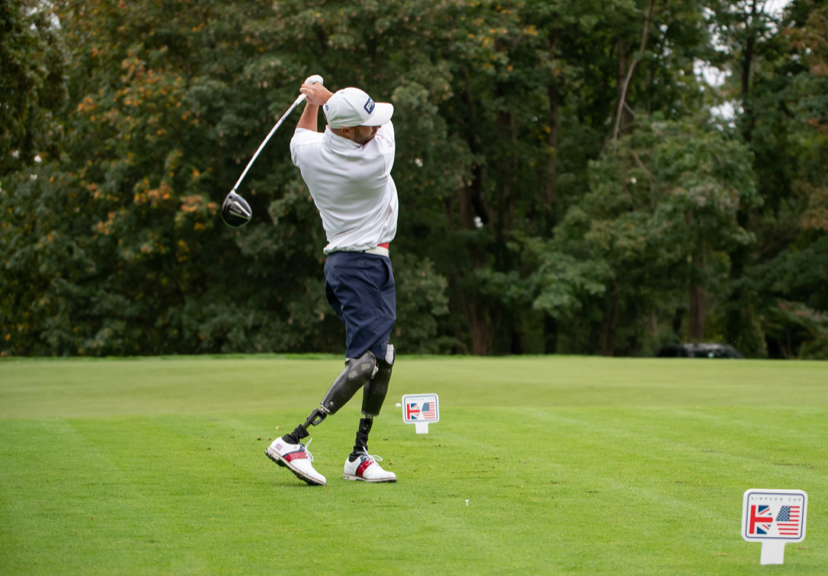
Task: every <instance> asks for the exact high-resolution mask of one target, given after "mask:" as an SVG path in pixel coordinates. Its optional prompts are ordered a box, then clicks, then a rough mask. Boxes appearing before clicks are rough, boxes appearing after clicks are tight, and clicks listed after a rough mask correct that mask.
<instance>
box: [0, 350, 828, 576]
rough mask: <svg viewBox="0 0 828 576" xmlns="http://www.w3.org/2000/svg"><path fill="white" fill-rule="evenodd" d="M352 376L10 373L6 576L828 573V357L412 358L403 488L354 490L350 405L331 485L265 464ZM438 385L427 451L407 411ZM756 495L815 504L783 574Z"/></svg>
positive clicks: (395, 457) (283, 364) (213, 363)
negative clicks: (800, 496)
mask: <svg viewBox="0 0 828 576" xmlns="http://www.w3.org/2000/svg"><path fill="white" fill-rule="evenodd" d="M340 369H341V361H340V360H337V359H332V358H328V357H313V358H312V359H303V358H296V357H285V358H275V357H266V358H261V357H250V358H228V359H220V358H207V359H205V358H196V359H193V358H167V359H145V360H128V361H118V360H101V361H82V360H60V361H57V360H49V361H37V360H22V361H16V360H6V361H2V362H0V439H2V442H0V574H3V575H6V574H9V575H11V574H84V575H87V574H88V575H94V574H106V575H116V574H129V575H138V574H175V575H184V574H211V575H212V574H299V573H305V574H407V575H418V574H474V575H483V574H504V575H505V574H516V573H529V574H631V575H645V574H653V575H673V574H676V575H678V574H688V575H690V574H693V575H695V574H722V575H728V576H729V575H741V574H760V573H761V574H782V573H784V574H797V575H798V574H814V575H817V574H819V575H823V574H826V573H828V519H826V509H827V506H826V502H828V477H826V462H828V447H826V442H825V438H826V437H828V365H826V364H820V363H806V362H754V361H704V360H695V361H693V360H633V359H603V358H576V357H550V358H501V359H473V358H406V357H402V358H401V359H400V361H399V362H398V365H397V367H396V368H395V375H394V379H393V380H392V393H391V395H390V396H389V398H388V400H387V402H386V407H385V411H384V413H383V415H382V416H381V417H380V418H379V419H378V420H377V422H376V424H375V427H374V432H373V433H372V436H371V442H370V448H371V452H372V453H376V454H379V455H381V456H383V457H384V458H385V460H384V462H383V463H382V464H383V465H384V466H385V467H386V468H388V469H390V470H393V471H395V472H396V473H397V475H398V476H399V477H400V481H399V482H398V483H397V484H389V485H367V484H362V483H355V482H346V481H344V480H342V479H341V473H342V472H341V471H342V464H343V462H344V459H345V457H346V455H347V454H348V452H349V451H350V447H351V444H352V442H353V437H354V432H355V430H356V423H357V420H358V418H359V400H358V399H355V400H354V401H352V402H351V404H349V405H348V406H346V407H345V408H344V409H343V410H342V411H340V412H339V413H338V414H336V415H335V416H334V417H332V418H329V419H328V420H326V421H325V423H324V424H322V425H321V426H320V427H318V428H315V429H313V430H312V433H313V435H314V437H315V438H316V440H315V441H314V443H313V444H312V445H311V451H312V452H313V454H314V455H315V457H316V462H315V465H316V467H317V469H318V470H319V471H320V472H321V473H322V474H325V475H326V476H327V477H328V485H327V486H326V487H324V488H313V487H309V486H306V485H305V484H304V483H302V482H300V481H298V480H297V479H296V478H295V477H294V476H293V475H292V474H290V473H288V472H286V471H284V470H283V469H280V468H278V467H276V466H275V465H273V464H272V463H271V462H270V461H269V460H268V459H267V458H266V457H265V456H264V454H263V451H264V448H265V446H266V444H267V440H268V438H274V437H275V436H278V435H280V434H281V433H283V432H285V431H286V430H290V429H292V428H293V427H294V426H295V425H296V424H297V423H299V422H300V421H302V420H304V418H305V417H306V416H307V414H308V413H309V412H310V410H311V409H312V408H313V407H314V405H315V404H316V402H318V400H319V399H320V398H321V396H322V395H323V394H324V392H325V390H326V389H327V386H328V384H329V382H330V381H331V380H332V379H333V377H334V376H335V375H336V374H338V372H339V371H340ZM420 392H436V393H438V394H439V395H440V400H441V414H440V415H441V421H440V422H439V423H437V424H434V425H432V426H431V430H430V432H429V434H428V435H417V434H415V433H414V430H413V426H406V425H404V424H403V423H402V419H401V415H400V409H399V408H395V407H394V404H395V403H397V402H399V401H400V400H399V399H400V397H401V396H402V394H404V393H420ZM277 426H279V429H278V430H277V429H276V427H277ZM757 487H758V488H798V489H804V490H806V491H807V492H808V495H809V514H808V528H807V530H808V533H807V538H806V540H805V541H804V542H802V543H801V544H789V545H788V546H787V547H786V556H785V564H784V565H783V566H760V565H759V551H760V545H759V544H755V543H747V542H744V541H743V540H742V539H741V536H740V527H741V526H740V519H741V502H742V493H743V492H744V491H745V490H746V489H748V488H757ZM466 500H468V505H466Z"/></svg>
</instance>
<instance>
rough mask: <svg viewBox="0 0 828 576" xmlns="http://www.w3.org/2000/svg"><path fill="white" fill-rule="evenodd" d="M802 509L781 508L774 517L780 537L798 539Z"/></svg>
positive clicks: (793, 507)
mask: <svg viewBox="0 0 828 576" xmlns="http://www.w3.org/2000/svg"><path fill="white" fill-rule="evenodd" d="M801 519H802V509H801V508H800V507H799V506H782V507H781V508H780V509H779V514H777V515H776V527H777V528H779V535H780V536H793V537H794V538H797V537H799V529H800V520H801Z"/></svg>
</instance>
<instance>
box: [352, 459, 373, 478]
mask: <svg viewBox="0 0 828 576" xmlns="http://www.w3.org/2000/svg"><path fill="white" fill-rule="evenodd" d="M373 463H374V461H373V460H371V459H370V458H366V459H365V460H363V461H362V464H360V465H359V468H357V471H356V475H357V476H362V473H363V472H365V471H366V470H367V469H368V467H369V466H371V464H373Z"/></svg>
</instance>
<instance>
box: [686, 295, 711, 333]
mask: <svg viewBox="0 0 828 576" xmlns="http://www.w3.org/2000/svg"><path fill="white" fill-rule="evenodd" d="M706 312H707V311H706V310H705V302H704V289H703V288H702V287H701V286H691V287H690V340H691V341H692V342H701V341H702V340H704V318H705V314H706Z"/></svg>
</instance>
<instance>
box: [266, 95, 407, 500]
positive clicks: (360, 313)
mask: <svg viewBox="0 0 828 576" xmlns="http://www.w3.org/2000/svg"><path fill="white" fill-rule="evenodd" d="M300 91H301V92H302V94H304V95H305V96H306V97H307V105H306V106H305V110H304V112H303V113H302V117H301V118H300V119H299V124H298V125H297V128H296V132H295V133H294V135H293V139H292V140H291V142H290V153H291V157H292V159H293V163H294V164H295V165H296V166H298V167H299V170H300V171H301V172H302V178H303V179H304V180H305V183H306V184H307V186H308V189H309V190H310V193H311V196H312V197H313V201H314V203H315V204H316V208H317V209H318V210H319V215H320V216H321V217H322V226H323V227H324V228H325V234H326V235H327V239H328V245H327V246H326V247H325V250H324V251H325V254H327V256H328V257H327V261H326V262H325V290H326V293H327V297H328V302H330V304H331V307H332V308H333V309H334V311H335V312H336V313H337V315H338V316H339V318H340V320H342V322H343V323H344V324H345V345H346V350H345V370H344V371H343V372H342V373H341V374H340V375H339V376H338V377H337V378H336V380H334V383H333V384H332V385H331V387H330V389H329V390H328V392H327V394H325V397H324V398H323V399H322V402H321V404H320V406H319V408H317V409H315V410H314V411H313V412H312V413H311V415H310V416H309V417H308V419H307V420H306V421H305V422H304V424H300V425H299V426H297V427H296V429H295V430H294V431H293V432H291V433H290V434H287V435H285V436H282V437H281V438H277V439H276V440H274V441H273V443H272V444H271V445H270V446H268V448H267V450H266V451H265V454H267V456H268V458H270V459H271V460H273V461H274V462H276V464H279V465H280V466H285V467H287V468H288V469H290V471H291V472H293V473H294V474H296V476H297V477H299V478H300V479H302V480H304V481H305V482H307V483H308V484H311V485H317V486H324V485H325V482H326V480H325V477H324V476H322V475H321V474H320V473H319V472H317V471H316V470H315V469H314V468H313V466H312V464H311V462H312V461H313V457H312V456H311V454H310V452H308V449H307V448H306V447H305V446H304V445H303V444H302V442H301V441H302V439H304V438H306V437H307V436H308V428H309V427H310V426H311V425H314V426H316V425H318V424H320V423H321V422H322V420H324V419H325V418H326V417H327V416H329V415H331V414H335V413H336V411H337V410H339V409H340V408H342V406H344V405H345V404H346V403H347V402H348V401H349V400H350V399H351V398H352V397H353V396H354V394H356V393H357V391H358V390H360V389H362V418H361V419H360V421H359V428H358V430H357V433H356V441H355V442H354V449H353V451H352V452H351V454H350V455H349V456H348V458H347V459H346V460H345V470H344V473H343V478H345V479H346V480H362V481H365V482H396V481H397V477H396V475H395V474H394V473H393V472H387V471H386V470H383V469H382V467H380V465H379V464H377V462H376V461H377V460H382V459H381V458H379V457H376V456H371V455H369V454H368V434H369V433H370V432H371V426H372V424H373V422H374V418H375V417H376V416H378V415H379V413H380V408H382V404H383V402H384V401H385V396H386V394H387V392H388V382H389V381H390V379H391V369H392V368H393V366H394V346H393V345H392V344H391V341H390V340H389V337H390V335H391V329H392V328H393V327H394V321H395V320H396V318H397V315H396V295H395V291H394V273H393V271H392V269H391V259H390V258H389V243H390V242H391V241H392V240H393V239H394V236H395V234H396V232H397V215H398V212H399V203H398V200H397V187H396V186H395V185H394V180H393V179H392V178H391V168H392V167H393V166H394V153H395V143H394V126H393V125H392V124H391V116H392V115H393V114H394V106H393V105H391V104H386V103H381V102H374V101H373V100H372V99H371V98H370V97H369V96H368V94H366V93H365V92H363V91H362V90H359V89H357V88H345V89H344V90H340V91H338V92H337V93H336V94H331V92H329V91H328V90H327V89H326V88H325V87H324V86H322V85H321V84H303V85H302V87H301V88H300ZM320 106H322V107H323V110H324V113H325V117H326V119H327V121H328V126H327V127H326V129H325V132H324V133H322V134H319V133H317V130H316V127H317V116H318V112H319V107H320ZM308 445H310V442H308Z"/></svg>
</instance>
